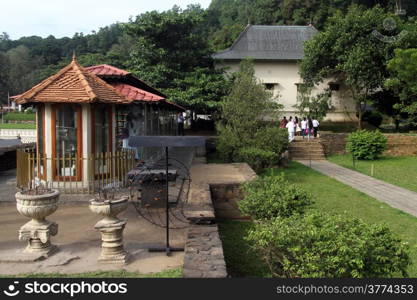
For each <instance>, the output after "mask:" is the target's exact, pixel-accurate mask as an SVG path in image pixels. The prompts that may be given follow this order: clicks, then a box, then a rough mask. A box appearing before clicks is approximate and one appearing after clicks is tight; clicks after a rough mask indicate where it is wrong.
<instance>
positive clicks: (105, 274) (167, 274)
mask: <svg viewBox="0 0 417 300" xmlns="http://www.w3.org/2000/svg"><path fill="white" fill-rule="evenodd" d="M179 277H182V269H181V268H177V269H171V270H165V271H162V272H158V273H152V274H141V273H135V272H127V271H124V270H122V271H97V272H88V273H78V274H61V273H49V274H43V273H39V274H19V275H13V276H0V278H179Z"/></svg>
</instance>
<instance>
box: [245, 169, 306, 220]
mask: <svg viewBox="0 0 417 300" xmlns="http://www.w3.org/2000/svg"><path fill="white" fill-rule="evenodd" d="M243 194H244V198H243V199H242V200H240V201H239V202H238V206H239V209H240V210H241V212H242V213H243V214H244V215H247V216H251V217H252V218H253V219H255V220H270V219H273V218H276V217H289V216H292V215H294V214H302V213H304V211H305V210H306V208H307V207H308V206H309V205H311V204H312V203H313V201H312V197H311V195H310V194H309V193H307V192H306V191H304V190H303V189H302V188H301V187H300V186H298V185H296V184H292V183H289V182H288V181H286V180H285V178H284V175H283V174H281V176H266V177H260V178H257V179H256V180H254V181H251V182H248V183H246V184H245V185H243Z"/></svg>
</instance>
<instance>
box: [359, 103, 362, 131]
mask: <svg viewBox="0 0 417 300" xmlns="http://www.w3.org/2000/svg"><path fill="white" fill-rule="evenodd" d="M358 129H359V130H362V109H361V108H359V113H358Z"/></svg>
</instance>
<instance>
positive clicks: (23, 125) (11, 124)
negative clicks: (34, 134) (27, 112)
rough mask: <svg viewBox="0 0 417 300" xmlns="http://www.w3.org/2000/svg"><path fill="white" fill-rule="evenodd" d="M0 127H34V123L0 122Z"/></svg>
mask: <svg viewBox="0 0 417 300" xmlns="http://www.w3.org/2000/svg"><path fill="white" fill-rule="evenodd" d="M0 129H36V124H28V123H3V124H2V123H0Z"/></svg>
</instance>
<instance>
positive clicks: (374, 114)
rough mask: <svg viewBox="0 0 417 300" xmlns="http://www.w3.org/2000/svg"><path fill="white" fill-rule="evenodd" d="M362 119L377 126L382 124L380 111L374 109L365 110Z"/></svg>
mask: <svg viewBox="0 0 417 300" xmlns="http://www.w3.org/2000/svg"><path fill="white" fill-rule="evenodd" d="M362 119H363V120H364V121H366V122H368V123H369V124H371V125H373V126H375V127H377V128H379V126H381V124H382V120H383V117H382V115H381V113H380V112H378V111H376V110H372V111H369V110H368V111H366V112H365V113H364V115H363V117H362Z"/></svg>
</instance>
